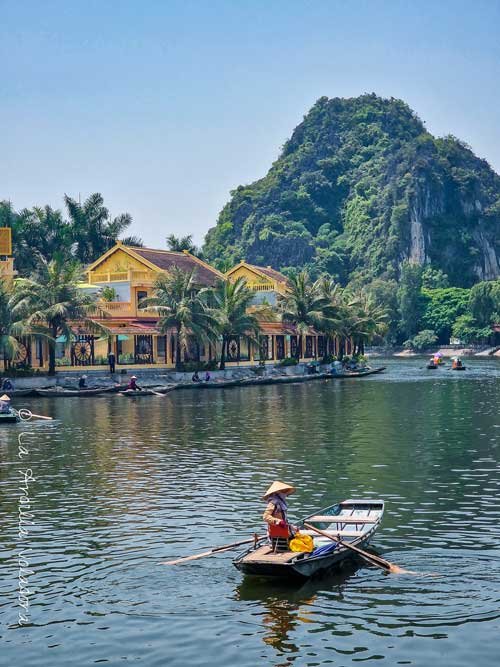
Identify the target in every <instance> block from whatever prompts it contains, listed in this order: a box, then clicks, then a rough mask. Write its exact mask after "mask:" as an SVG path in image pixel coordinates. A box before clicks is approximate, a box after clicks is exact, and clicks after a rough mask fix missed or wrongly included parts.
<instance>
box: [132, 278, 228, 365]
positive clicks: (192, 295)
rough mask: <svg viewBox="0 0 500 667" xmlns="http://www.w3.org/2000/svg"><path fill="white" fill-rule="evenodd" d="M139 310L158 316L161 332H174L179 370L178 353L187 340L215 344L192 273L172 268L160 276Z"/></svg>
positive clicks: (206, 308)
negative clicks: (152, 311) (152, 312)
mask: <svg viewBox="0 0 500 667" xmlns="http://www.w3.org/2000/svg"><path fill="white" fill-rule="evenodd" d="M140 306H141V309H143V310H146V309H147V310H154V311H155V312H157V313H158V314H159V315H160V320H159V322H158V326H159V329H160V331H161V332H162V333H167V331H168V329H172V328H173V329H175V331H176V334H177V335H176V354H175V367H176V369H177V370H182V358H181V353H182V351H183V350H187V349H188V346H189V340H190V338H192V337H193V336H194V338H195V339H196V340H197V341H207V342H210V341H215V340H216V337H217V320H216V318H215V317H214V315H213V314H212V313H211V311H210V308H209V306H208V304H207V290H199V289H198V288H197V285H196V270H195V269H193V270H192V271H183V270H182V269H179V268H178V267H173V268H172V269H171V270H170V273H168V274H160V275H159V276H158V278H157V279H156V281H155V284H154V295H153V296H150V297H146V298H145V299H143V300H142V301H141V304H140Z"/></svg>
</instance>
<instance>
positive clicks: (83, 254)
mask: <svg viewBox="0 0 500 667" xmlns="http://www.w3.org/2000/svg"><path fill="white" fill-rule="evenodd" d="M64 201H65V204H66V207H67V209H68V214H69V217H70V224H71V234H72V240H73V242H74V244H75V256H76V258H77V259H78V261H80V262H82V264H88V263H89V262H93V261H95V260H96V259H97V258H98V257H99V256H100V255H102V254H103V253H104V252H106V250H109V248H111V247H112V246H113V245H114V244H115V243H116V241H117V240H118V239H119V237H120V236H121V234H123V232H125V230H126V229H128V227H130V225H131V224H132V216H131V215H130V214H129V213H122V214H121V215H119V216H117V217H116V218H111V216H110V214H109V211H108V209H107V208H106V207H105V206H104V199H103V197H102V195H101V194H100V193H98V192H95V193H94V194H92V195H90V196H89V197H88V198H87V199H86V200H85V201H84V202H83V204H80V203H79V202H77V201H76V200H75V199H72V198H71V197H69V196H68V195H64ZM122 240H123V243H125V244H126V245H135V246H140V245H142V242H141V240H140V239H139V238H137V237H134V236H130V237H127V238H124V239H122Z"/></svg>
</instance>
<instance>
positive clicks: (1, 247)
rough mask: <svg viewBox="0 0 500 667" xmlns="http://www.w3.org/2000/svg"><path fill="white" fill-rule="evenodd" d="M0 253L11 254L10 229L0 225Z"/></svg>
mask: <svg viewBox="0 0 500 667" xmlns="http://www.w3.org/2000/svg"><path fill="white" fill-rule="evenodd" d="M0 255H12V229H11V228H10V227H0Z"/></svg>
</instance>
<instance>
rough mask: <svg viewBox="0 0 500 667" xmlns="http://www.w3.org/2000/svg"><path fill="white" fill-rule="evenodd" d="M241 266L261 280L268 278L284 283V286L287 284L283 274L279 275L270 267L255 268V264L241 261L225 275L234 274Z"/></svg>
mask: <svg viewBox="0 0 500 667" xmlns="http://www.w3.org/2000/svg"><path fill="white" fill-rule="evenodd" d="M241 266H246V267H247V268H248V269H250V270H251V271H254V273H256V274H258V275H260V276H261V277H262V278H270V279H271V280H273V281H274V282H277V283H285V284H287V283H288V278H287V277H286V276H285V275H284V274H283V273H280V272H279V271H276V270H275V269H273V268H272V267H271V266H256V265H255V264H249V263H248V262H245V261H242V262H240V263H239V264H237V265H236V266H233V268H232V269H229V271H227V273H226V276H229V275H230V274H232V273H234V272H235V271H236V270H237V269H239V268H240V267H241Z"/></svg>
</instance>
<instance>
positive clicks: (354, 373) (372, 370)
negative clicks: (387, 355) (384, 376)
mask: <svg viewBox="0 0 500 667" xmlns="http://www.w3.org/2000/svg"><path fill="white" fill-rule="evenodd" d="M385 369H386V366H381V367H380V368H370V369H368V370H365V371H351V372H350V373H329V374H328V377H329V378H361V377H366V376H367V375H377V373H383V372H384V371H385Z"/></svg>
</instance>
